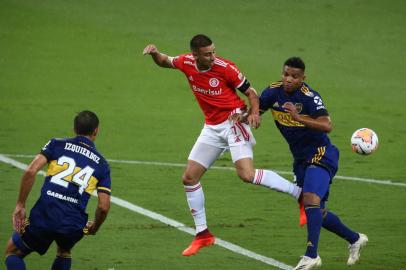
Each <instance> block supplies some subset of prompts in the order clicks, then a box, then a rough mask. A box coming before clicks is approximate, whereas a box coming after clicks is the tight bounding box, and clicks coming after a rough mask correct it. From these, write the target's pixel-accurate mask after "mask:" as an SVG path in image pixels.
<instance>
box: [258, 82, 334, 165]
mask: <svg viewBox="0 0 406 270" xmlns="http://www.w3.org/2000/svg"><path fill="white" fill-rule="evenodd" d="M259 100H260V106H259V108H260V111H261V113H263V112H265V111H267V110H270V111H271V112H272V115H273V118H274V120H275V124H276V126H277V127H278V129H279V131H280V132H281V133H282V135H283V137H284V138H285V140H286V141H287V142H288V144H289V148H290V150H291V152H292V154H293V157H294V158H295V160H308V161H310V162H311V160H312V159H313V158H314V160H313V161H315V162H311V163H317V161H318V158H319V159H321V157H322V156H323V155H322V152H323V151H322V149H324V148H325V147H328V146H330V145H331V143H330V139H329V138H328V136H327V134H326V133H325V132H321V131H317V130H313V129H310V128H307V127H305V126H304V125H303V124H301V123H299V122H297V121H295V120H293V119H292V117H291V115H290V114H289V113H288V112H286V111H285V110H284V109H283V108H282V106H283V104H284V103H285V102H291V103H293V104H294V105H295V106H296V108H297V111H298V112H299V114H301V115H307V116H310V117H312V118H317V117H319V116H328V112H327V109H326V108H325V106H324V104H323V101H322V99H321V97H320V95H319V93H317V92H316V91H314V90H313V89H311V88H310V86H309V85H307V84H306V83H303V84H302V86H301V88H299V89H297V90H296V91H294V92H293V93H290V94H288V93H286V92H285V91H284V89H283V85H282V82H276V83H273V84H271V85H270V86H269V87H267V88H266V89H265V90H264V91H263V92H262V94H261V96H260V99H259ZM323 147H324V148H323Z"/></svg>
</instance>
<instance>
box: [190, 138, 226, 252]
mask: <svg viewBox="0 0 406 270" xmlns="http://www.w3.org/2000/svg"><path fill="white" fill-rule="evenodd" d="M222 151H223V150H222V149H221V148H217V147H215V146H212V145H209V144H205V143H200V142H196V143H195V145H194V146H193V149H192V151H191V153H190V155H189V160H188V164H187V167H186V170H185V173H184V174H183V185H184V188H185V192H186V198H187V202H188V205H189V210H190V212H191V214H192V217H193V220H194V223H195V227H196V236H195V239H194V240H193V241H192V243H191V244H190V245H189V247H188V248H186V249H185V250H184V251H183V252H182V255H184V256H190V255H194V254H196V253H197V252H198V251H199V250H200V249H201V248H202V247H205V246H210V245H213V244H214V241H215V238H214V236H213V235H212V234H211V233H210V231H209V230H208V228H207V220H206V210H205V207H204V203H205V199H204V193H203V188H202V185H201V184H200V179H201V177H202V176H203V175H204V173H205V172H206V170H207V169H208V168H209V167H210V166H211V165H212V164H213V162H214V161H215V160H216V159H217V157H218V156H219V155H220V154H221V152H222Z"/></svg>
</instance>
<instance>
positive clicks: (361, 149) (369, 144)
mask: <svg viewBox="0 0 406 270" xmlns="http://www.w3.org/2000/svg"><path fill="white" fill-rule="evenodd" d="M351 148H352V151H354V152H355V153H357V154H360V155H370V154H372V153H373V152H374V151H375V150H376V149H377V148H378V136H377V135H376V133H375V132H374V131H373V130H372V129H369V128H360V129H357V130H356V131H355V132H354V133H353V134H352V136H351Z"/></svg>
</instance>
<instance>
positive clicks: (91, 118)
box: [73, 110, 99, 136]
mask: <svg viewBox="0 0 406 270" xmlns="http://www.w3.org/2000/svg"><path fill="white" fill-rule="evenodd" d="M73 126H74V129H75V132H76V134H77V135H85V136H88V135H92V134H93V132H94V131H95V129H96V128H98V127H99V118H98V117H97V115H96V114H95V113H94V112H91V111H87V110H85V111H81V112H80V113H78V114H77V115H76V116H75V119H74V120H73Z"/></svg>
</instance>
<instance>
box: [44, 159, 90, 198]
mask: <svg viewBox="0 0 406 270" xmlns="http://www.w3.org/2000/svg"><path fill="white" fill-rule="evenodd" d="M57 163H58V165H60V166H63V165H64V164H65V163H67V164H68V167H67V168H66V169H65V170H63V171H61V172H59V173H57V174H55V175H54V176H52V178H51V180H50V181H51V183H54V184H57V185H60V186H63V187H66V188H67V187H68V185H69V182H72V183H74V184H76V185H78V186H79V193H80V194H82V193H83V191H84V190H85V189H86V188H87V186H88V185H89V180H90V177H91V176H92V174H93V172H94V169H93V168H91V167H89V166H86V167H84V168H83V169H81V170H79V171H78V172H76V173H74V171H75V168H76V162H75V160H74V159H73V158H70V157H66V156H62V157H60V158H59V159H58V162H57ZM69 176H72V180H71V181H69V180H66V177H69Z"/></svg>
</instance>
